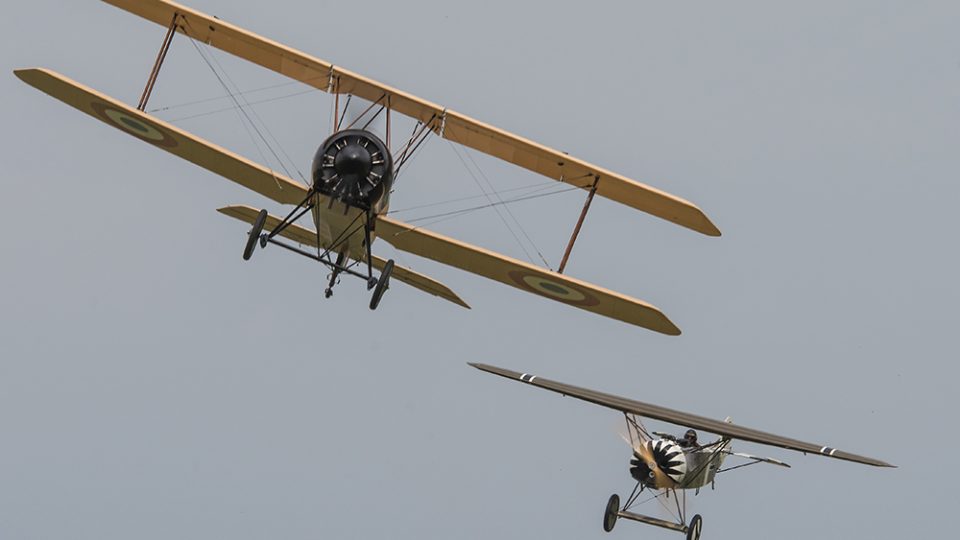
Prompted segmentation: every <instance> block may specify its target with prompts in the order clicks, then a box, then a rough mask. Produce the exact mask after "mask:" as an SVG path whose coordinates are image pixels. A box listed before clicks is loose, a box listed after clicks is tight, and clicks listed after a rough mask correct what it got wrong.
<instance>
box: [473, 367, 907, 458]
mask: <svg viewBox="0 0 960 540" xmlns="http://www.w3.org/2000/svg"><path fill="white" fill-rule="evenodd" d="M470 365H471V366H473V367H475V368H477V369H479V370H481V371H486V372H488V373H493V374H495V375H500V376H501V377H506V378H508V379H513V380H516V381H520V382H523V383H526V384H531V385H533V386H539V387H540V388H544V389H546V390H551V391H553V392H557V393H559V394H563V395H565V396H572V397H575V398H577V399H581V400H583V401H589V402H590V403H595V404H597V405H601V406H603V407H608V408H611V409H615V410H618V411H621V412H624V413H631V414H636V415H639V416H643V417H645V418H651V419H654V420H660V421H662V422H669V423H671V424H676V425H678V426H683V427H688V428H693V429H699V430H703V431H708V432H710V433H714V434H716V435H720V436H722V437H730V438H731V439H738V440H741V441H747V442H753V443H757V444H762V445H766V446H776V447H779V448H786V449H787V450H796V451H798V452H804V453H811V454H819V455H823V456H827V457H832V458H836V459H842V460H845V461H853V462H856V463H863V464H864V465H873V466H875V467H896V465H891V464H889V463H887V462H885V461H880V460H879V459H874V458H870V457H865V456H860V455H857V454H851V453H849V452H843V451H841V450H837V449H836V448H831V447H829V446H822V445H819V444H813V443H808V442H803V441H798V440H796V439H791V438H788V437H782V436H780V435H774V434H772V433H767V432H764V431H760V430H756V429H751V428H747V427H743V426H738V425H736V424H729V423H726V422H723V421H720V420H713V419H710V418H705V417H703V416H698V415H695V414H690V413H685V412H680V411H677V410H673V409H668V408H666V407H661V406H659V405H652V404H650V403H644V402H642V401H634V400H632V399H627V398H622V397H619V396H615V395H613V394H606V393H603V392H597V391H595V390H589V389H587V388H581V387H579V386H573V385H569V384H564V383H560V382H556V381H551V380H549V379H544V378H542V377H538V376H536V375H530V374H527V373H519V372H516V371H511V370H509V369H504V368H499V367H495V366H490V365H486V364H477V363H470Z"/></svg>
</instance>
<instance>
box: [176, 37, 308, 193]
mask: <svg viewBox="0 0 960 540" xmlns="http://www.w3.org/2000/svg"><path fill="white" fill-rule="evenodd" d="M190 43H192V44H193V47H194V49H196V50H197V53H199V54H200V57H201V58H203V61H204V62H205V63H206V64H207V67H209V68H210V71H212V72H213V75H214V76H215V77H216V78H217V80H218V81H219V82H220V85H221V86H223V88H224V90H226V92H227V94H228V95H229V96H230V98H231V99H233V101H234V103H235V104H236V109H235V110H236V111H237V116H238V118H239V119H240V124H242V125H243V129H244V130H245V131H246V132H247V135H248V136H249V137H250V141H251V142H252V143H253V145H254V146H255V147H256V148H257V153H259V154H260V159H261V160H263V162H264V163H266V162H267V156H266V155H264V153H263V149H261V148H260V143H258V142H257V140H256V138H254V136H253V133H251V132H250V127H248V126H247V123H246V122H244V116H245V114H244V111H243V108H242V107H241V106H240V103H239V102H238V101H237V100H236V98H234V96H233V93H232V92H231V91H230V88H229V87H228V86H227V84H226V83H225V82H224V81H223V79H222V78H221V77H220V74H219V73H217V70H216V69H215V68H214V67H213V64H212V63H211V62H210V60H208V59H207V57H206V55H204V54H203V50H202V49H200V47H199V46H198V45H197V42H196V40H193V39H191V40H190ZM247 121H249V122H250V123H251V124H253V122H252V121H250V119H249V117H248V118H247ZM252 127H253V129H254V130H256V129H257V127H256V126H255V125H254V126H252ZM258 134H259V132H258ZM260 138H261V139H262V138H263V135H260ZM264 142H266V141H264ZM268 148H269V145H268ZM274 155H276V154H274ZM278 161H279V160H278ZM280 166H281V167H282V166H283V163H281V164H280ZM284 170H286V169H284ZM287 176H290V175H289V173H288V174H287ZM274 182H276V183H277V187H278V188H279V187H281V186H280V182H279V181H278V180H277V179H276V178H274Z"/></svg>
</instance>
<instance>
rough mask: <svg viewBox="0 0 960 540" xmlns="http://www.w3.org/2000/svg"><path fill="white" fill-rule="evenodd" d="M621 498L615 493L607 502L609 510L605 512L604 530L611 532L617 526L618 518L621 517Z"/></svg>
mask: <svg viewBox="0 0 960 540" xmlns="http://www.w3.org/2000/svg"><path fill="white" fill-rule="evenodd" d="M619 513H620V496H619V495H617V494H616V493H614V494H613V495H611V496H610V500H608V501H607V509H606V510H604V511H603V530H604V531H607V532H610V531H612V530H613V526H614V525H616V524H617V518H618V517H620V516H619V515H618V514H619Z"/></svg>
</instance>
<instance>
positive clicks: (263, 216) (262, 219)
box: [243, 210, 267, 261]
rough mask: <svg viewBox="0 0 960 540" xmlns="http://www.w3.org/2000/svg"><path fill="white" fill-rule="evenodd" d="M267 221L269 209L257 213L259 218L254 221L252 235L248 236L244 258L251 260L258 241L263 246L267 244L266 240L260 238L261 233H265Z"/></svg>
mask: <svg viewBox="0 0 960 540" xmlns="http://www.w3.org/2000/svg"><path fill="white" fill-rule="evenodd" d="M266 222H267V211H266V210H260V213H259V214H257V219H255V220H254V221H253V228H252V229H250V236H248V237H247V245H246V246H244V248H243V260H245V261H249V260H250V257H253V251H254V250H255V249H257V242H258V241H259V242H260V245H261V246H265V245H266V242H265V241H263V240H262V239H261V238H260V234H261V233H263V225H264V224H265V223H266Z"/></svg>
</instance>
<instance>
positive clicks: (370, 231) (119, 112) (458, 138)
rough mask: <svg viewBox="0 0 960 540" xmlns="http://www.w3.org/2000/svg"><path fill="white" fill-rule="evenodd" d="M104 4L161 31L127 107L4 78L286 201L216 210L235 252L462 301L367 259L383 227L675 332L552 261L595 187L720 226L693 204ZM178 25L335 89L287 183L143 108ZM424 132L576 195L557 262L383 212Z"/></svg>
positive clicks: (589, 305)
mask: <svg viewBox="0 0 960 540" xmlns="http://www.w3.org/2000/svg"><path fill="white" fill-rule="evenodd" d="M104 1H105V2H106V3H108V4H112V5H114V6H116V7H118V8H121V9H123V10H126V11H128V12H130V13H132V14H134V15H138V16H140V17H143V18H145V19H147V20H149V21H153V22H155V23H157V24H159V25H161V26H163V27H165V28H166V29H167V32H166V35H165V37H164V39H163V42H162V45H161V48H160V52H159V53H158V55H157V58H156V61H155V62H154V65H153V69H152V70H151V72H150V75H149V77H148V79H147V83H146V86H145V87H144V90H143V93H142V94H141V97H140V100H139V103H138V105H137V106H136V107H133V106H130V105H127V104H124V103H122V102H121V101H119V100H117V99H114V98H112V97H110V96H107V95H105V94H103V93H100V92H98V91H96V90H93V89H91V88H88V87H86V86H84V85H82V84H80V83H78V82H75V81H73V80H71V79H69V78H67V77H65V76H63V75H61V74H58V73H55V72H53V71H50V70H46V69H39V68H34V69H21V70H17V71H15V73H16V75H17V76H18V77H19V78H20V79H22V80H23V81H24V82H26V83H27V84H29V85H31V86H33V87H35V88H37V89H39V90H41V91H43V92H45V93H47V94H49V95H51V96H52V97H54V98H56V99H58V100H60V101H63V102H65V103H66V104H68V105H70V106H72V107H74V108H76V109H78V110H80V111H82V112H84V113H87V114H88V115H90V116H93V117H94V118H96V119H98V120H101V121H102V122H105V123H106V124H108V125H110V126H112V127H114V128H118V129H120V130H121V131H123V132H125V133H127V134H129V135H132V136H134V137H136V138H138V139H140V140H142V141H145V142H147V143H150V144H152V145H154V146H156V147H157V148H160V149H162V150H166V151H167V152H170V153H171V154H174V155H176V156H179V157H181V158H183V159H186V160H188V161H190V162H193V163H194V164H196V165H198V166H200V167H202V168H205V169H207V170H209V171H211V172H213V173H216V174H218V175H220V176H223V177H224V178H227V179H229V180H232V181H234V182H236V183H238V184H240V185H242V186H245V187H247V188H249V189H251V190H253V191H255V192H257V193H259V194H260V195H263V196H265V197H267V198H268V199H271V200H273V201H275V202H277V203H280V204H283V205H290V206H292V209H291V210H290V211H289V213H288V214H287V215H286V216H284V217H279V216H273V215H270V214H268V212H267V211H266V210H263V209H258V208H255V207H251V206H245V205H234V206H226V207H224V208H220V209H219V211H220V212H221V213H223V214H225V215H227V216H230V217H232V218H235V219H238V220H240V221H243V222H246V223H247V224H249V225H250V226H251V229H250V230H249V233H248V236H247V239H246V241H245V245H244V249H243V258H244V259H250V258H251V256H252V255H253V254H254V252H255V251H256V250H257V249H258V248H259V249H263V248H265V247H267V246H268V245H275V246H279V247H281V248H284V249H286V250H290V251H293V252H295V253H298V254H300V255H303V256H305V257H307V258H310V259H313V260H315V261H317V262H319V263H321V264H322V265H324V266H325V267H327V268H329V270H330V274H329V275H328V277H329V279H328V281H327V282H326V288H325V294H326V296H328V297H329V296H330V295H331V294H333V287H334V285H335V284H336V283H337V282H338V279H339V278H340V277H341V276H342V275H350V276H356V277H358V278H360V279H363V280H365V281H366V284H367V288H368V290H372V291H373V292H372V295H371V299H370V308H371V309H376V307H377V305H378V304H379V303H380V299H381V297H382V296H383V293H384V292H385V291H386V290H387V288H388V286H389V282H390V280H391V278H392V279H396V280H398V281H401V282H404V283H407V284H409V285H411V286H413V287H416V288H418V289H420V290H422V291H425V292H427V293H430V294H433V295H435V296H439V297H441V298H444V299H446V300H449V301H451V302H454V303H456V304H458V305H461V306H464V307H469V306H468V305H467V304H466V302H464V301H463V300H462V299H461V298H460V297H459V296H458V295H456V294H455V293H454V292H453V291H451V290H450V289H449V288H448V287H446V286H445V285H443V284H441V283H439V282H437V281H435V280H433V279H431V278H429V277H427V276H424V275H422V274H419V273H416V272H414V271H412V270H410V269H407V268H401V267H400V266H397V265H395V264H394V261H393V260H383V259H382V258H379V257H377V256H375V255H374V253H373V242H374V240H375V239H377V238H382V239H384V240H385V241H386V242H388V243H390V244H392V245H393V246H394V247H395V248H396V249H398V250H400V251H404V252H408V253H412V254H415V255H418V256H421V257H425V258H427V259H432V260H434V261H437V262H440V263H442V264H446V265H449V266H453V267H456V268H460V269H462V270H466V271H468V272H472V273H474V274H477V275H480V276H483V277H486V278H489V279H492V280H495V281H498V282H500V283H504V284H506V285H509V286H511V287H515V288H518V289H521V290H524V291H526V292H529V293H533V294H537V295H539V296H542V297H545V298H548V299H551V300H555V301H559V302H562V303H564V304H567V305H571V306H575V307H578V308H580V309H584V310H587V311H590V312H593V313H597V314H600V315H603V316H606V317H611V318H614V319H618V320H620V321H623V322H626V323H629V324H633V325H637V326H641V327H644V328H648V329H651V330H654V331H657V332H661V333H664V334H669V335H677V334H679V333H680V330H679V328H678V327H677V326H676V325H675V324H674V323H673V322H672V321H671V320H670V319H669V318H667V316H666V315H664V313H663V312H661V311H660V310H659V309H658V308H656V307H655V306H653V305H651V304H648V303H646V302H643V301H641V300H637V299H635V298H631V297H629V296H626V295H623V294H620V293H617V292H614V291H611V290H608V289H605V288H602V287H599V286H596V285H593V284H590V283H587V282H585V281H582V280H579V279H576V278H573V277H570V276H568V275H567V274H565V273H564V270H565V266H566V263H567V261H568V258H569V256H570V252H571V250H572V248H573V245H574V242H575V240H576V238H577V236H578V234H579V232H580V229H581V226H582V224H583V220H584V218H585V216H586V212H587V210H588V209H589V207H590V202H591V201H592V199H593V197H594V195H600V196H602V197H606V198H608V199H610V200H613V201H616V202H618V203H621V204H624V205H627V206H629V207H632V208H635V209H637V210H640V211H642V212H646V213H648V214H651V215H653V216H656V217H659V218H662V219H664V220H667V221H670V222H673V223H676V224H678V225H680V226H683V227H686V228H688V229H691V230H693V231H697V232H699V233H702V234H705V235H708V236H719V235H720V231H719V229H717V227H716V226H715V225H714V224H713V223H712V222H711V221H710V219H708V218H707V216H706V215H705V214H704V213H703V212H702V211H701V210H700V209H699V208H698V207H697V206H696V205H694V204H692V203H690V202H688V201H686V200H684V199H681V198H679V197H676V196H673V195H670V194H668V193H666V192H664V191H661V190H658V189H656V188H653V187H650V186H647V185H644V184H641V183H639V182H636V181H634V180H631V179H629V178H627V177H625V176H623V175H620V174H617V173H614V172H611V171H608V170H606V169H603V168H601V167H598V166H596V165H593V164H591V163H588V162H586V161H584V160H581V159H577V158H575V157H573V156H570V155H567V154H566V153H564V152H559V151H557V150H553V149H550V148H547V147H545V146H542V145H540V144H537V143H535V142H532V141H530V140H527V139H525V138H523V137H520V136H517V135H514V134H512V133H508V132H506V131H503V130H501V129H498V128H495V127H493V126H490V125H487V124H485V123H482V122H480V121H477V120H474V119H473V118H470V117H468V116H466V115H464V114H461V113H458V112H456V111H454V110H451V109H448V108H446V107H442V106H440V105H436V104H434V103H431V102H429V101H426V100H424V99H421V98H418V97H416V96H413V95H410V94H408V93H405V92H402V91H400V90H397V89H395V88H392V87H390V86H387V85H385V84H382V83H380V82H377V81H374V80H372V79H369V78H366V77H364V76H361V75H358V74H356V73H354V72H351V71H348V70H346V69H344V68H342V67H340V66H336V65H334V64H332V63H330V62H327V61H325V60H321V59H319V58H315V57H313V56H310V55H308V54H305V53H303V52H300V51H297V50H294V49H292V48H290V47H286V46H284V45H281V44H280V43H277V42H275V41H272V40H269V39H266V38H264V37H261V36H259V35H257V34H254V33H252V32H249V31H247V30H244V29H242V28H240V27H238V26H235V25H232V24H230V23H227V22H225V21H223V20H221V19H219V18H217V17H214V16H210V15H207V14H204V13H201V12H199V11H196V10H193V9H190V8H188V7H185V6H182V5H180V4H177V3H174V2H169V1H166V0H104ZM178 34H179V35H183V36H186V37H187V38H189V39H191V40H194V43H195V44H199V45H198V47H199V46H203V47H212V48H216V49H219V50H221V51H224V52H226V53H229V54H232V55H235V56H237V57H239V58H241V59H245V60H248V61H250V62H253V63H255V64H257V65H259V66H262V67H264V68H267V69H269V70H272V71H275V72H277V73H280V74H282V75H285V76H287V77H290V78H292V79H294V80H295V81H299V82H300V83H303V84H305V85H308V86H310V87H312V88H313V89H318V90H322V91H324V92H328V93H330V94H332V95H333V97H334V99H335V103H334V113H333V115H332V116H333V125H332V128H331V134H330V135H329V137H327V138H326V140H324V141H323V142H322V143H321V144H320V147H319V149H318V150H317V152H316V154H315V156H314V157H313V162H312V167H311V177H310V179H309V181H306V179H304V180H305V181H304V182H303V183H300V182H298V181H295V180H293V179H292V178H290V177H289V176H288V175H284V174H281V173H279V172H278V171H276V170H273V169H271V168H268V167H266V166H264V165H261V164H258V163H255V162H253V161H250V160H248V159H246V158H244V157H241V156H240V155H238V154H235V153H233V152H231V151H229V150H227V149H225V148H222V147H220V146H217V145H215V144H213V143H211V142H208V141H206V140H203V139H201V138H200V137H197V136H195V135H193V134H191V133H188V132H186V131H184V130H183V129H180V128H178V127H176V126H174V125H172V124H171V123H168V122H165V121H163V120H161V119H160V118H157V117H156V116H154V115H151V114H148V113H147V112H146V105H147V103H148V100H149V99H150V97H151V94H152V92H153V88H154V86H155V84H156V81H157V78H158V76H159V74H160V70H161V66H162V65H163V62H164V61H165V59H166V57H167V52H168V51H169V48H170V44H171V42H172V40H173V39H174V37H175V36H177V35H178ZM341 96H343V97H344V99H343V101H344V103H345V104H344V109H345V108H346V104H349V102H350V100H351V99H353V100H354V101H355V102H356V101H360V102H362V103H368V104H369V105H368V107H367V110H365V111H364V113H363V114H361V115H360V117H358V118H356V119H354V120H353V121H352V122H349V123H347V122H346V121H345V116H346V114H345V113H344V114H341V113H340V103H341V99H340V98H341ZM238 106H239V104H238ZM384 113H385V114H384ZM394 113H399V114H401V115H404V116H405V117H408V118H410V119H412V120H413V121H415V122H416V127H415V129H414V130H413V133H412V134H411V135H410V136H409V137H408V138H406V139H405V140H404V141H403V143H402V144H400V145H398V146H397V147H396V148H393V147H391V145H392V144H393V141H392V140H391V132H390V130H391V121H390V118H391V114H394ZM381 114H384V116H383V117H381V119H382V118H385V120H386V136H385V137H380V136H378V135H376V134H375V133H373V132H372V131H371V130H370V129H367V127H366V126H367V125H369V122H370V121H371V120H372V119H373V118H375V117H379V116H380V115H381ZM430 136H437V137H441V138H443V139H447V140H449V141H451V142H453V143H456V144H458V145H462V146H464V147H467V148H470V149H473V150H476V151H479V152H482V153H486V154H489V155H491V156H494V157H496V158H499V159H502V160H504V161H506V162H509V163H511V164H514V165H517V166H519V167H522V168H524V169H527V170H529V171H533V172H535V173H538V174H541V175H543V176H546V177H548V178H551V179H553V180H556V181H558V182H561V183H563V184H566V185H568V186H573V187H572V188H571V189H574V188H580V189H582V190H584V191H586V192H587V196H586V201H585V203H584V205H583V209H582V211H581V214H580V216H579V219H578V221H577V222H576V225H575V227H574V230H573V234H572V235H571V237H570V240H569V242H568V244H567V247H566V250H565V252H564V255H563V259H562V261H561V263H560V265H559V267H558V269H557V271H553V270H551V269H549V268H543V267H540V266H537V265H534V264H530V263H527V262H524V261H521V260H518V259H514V258H512V257H508V256H505V255H501V254H498V253H494V252H492V251H489V250H486V249H483V248H480V247H477V246H473V245H470V244H467V243H464V242H461V241H458V240H455V239H452V238H449V237H446V236H444V235H441V234H438V233H435V232H431V231H428V230H425V229H423V228H420V227H415V226H412V225H410V224H408V223H404V222H401V221H398V220H396V219H394V218H393V217H391V216H390V215H388V209H389V205H390V198H391V193H392V192H393V191H394V189H395V188H396V187H397V186H396V185H395V179H396V177H397V173H398V171H399V170H400V168H402V167H403V165H404V163H406V162H407V161H408V160H409V158H410V156H411V155H412V154H413V153H414V152H416V151H417V149H418V148H419V147H420V146H421V145H422V143H423V141H424V140H425V139H426V138H427V137H430ZM304 184H309V185H304ZM307 214H310V217H311V218H312V222H313V223H312V225H313V226H312V227H305V226H303V225H301V224H299V223H298V222H299V221H300V219H301V218H303V217H304V216H306V215H307ZM375 270H376V272H377V275H376V276H375Z"/></svg>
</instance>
